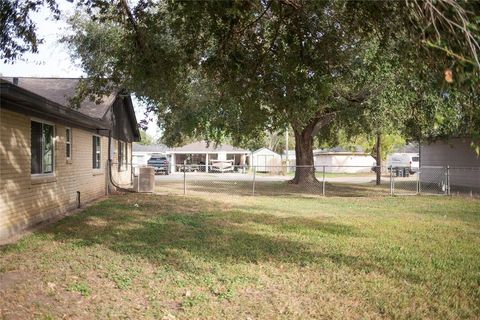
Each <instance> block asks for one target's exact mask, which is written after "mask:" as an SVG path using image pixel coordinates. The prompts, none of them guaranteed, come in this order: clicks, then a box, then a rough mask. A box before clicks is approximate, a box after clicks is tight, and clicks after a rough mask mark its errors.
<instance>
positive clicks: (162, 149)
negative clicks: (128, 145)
mask: <svg viewBox="0 0 480 320" xmlns="http://www.w3.org/2000/svg"><path fill="white" fill-rule="evenodd" d="M132 150H133V152H148V153H155V152H157V153H166V152H167V150H168V148H167V146H166V145H164V144H151V145H143V144H140V143H134V144H133V149H132Z"/></svg>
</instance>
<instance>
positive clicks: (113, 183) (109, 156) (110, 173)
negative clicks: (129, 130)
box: [108, 129, 135, 193]
mask: <svg viewBox="0 0 480 320" xmlns="http://www.w3.org/2000/svg"><path fill="white" fill-rule="evenodd" d="M111 150H112V130H111V129H108V177H109V180H110V183H111V184H112V185H113V186H114V187H115V188H117V190H120V191H123V192H131V193H135V191H134V190H130V189H125V188H122V187H120V186H119V185H117V184H116V183H115V182H114V181H113V178H112V157H111V155H112V153H111Z"/></svg>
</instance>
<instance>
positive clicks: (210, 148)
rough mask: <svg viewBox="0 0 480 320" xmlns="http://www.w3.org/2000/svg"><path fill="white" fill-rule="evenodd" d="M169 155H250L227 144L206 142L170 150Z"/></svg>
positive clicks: (246, 151)
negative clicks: (224, 153)
mask: <svg viewBox="0 0 480 320" xmlns="http://www.w3.org/2000/svg"><path fill="white" fill-rule="evenodd" d="M169 152H170V153H218V152H227V153H242V154H245V153H250V151H248V150H245V149H241V148H237V147H234V146H231V145H229V144H218V145H215V143H213V142H210V143H209V142H207V141H198V142H193V143H189V144H187V145H185V146H183V147H178V148H170V149H169Z"/></svg>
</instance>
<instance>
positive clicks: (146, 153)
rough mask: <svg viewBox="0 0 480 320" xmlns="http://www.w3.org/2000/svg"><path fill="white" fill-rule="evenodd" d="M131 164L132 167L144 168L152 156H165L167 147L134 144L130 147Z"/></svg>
mask: <svg viewBox="0 0 480 320" xmlns="http://www.w3.org/2000/svg"><path fill="white" fill-rule="evenodd" d="M132 148H133V149H132V150H133V151H132V164H133V166H134V167H141V166H146V165H147V162H148V160H150V158H151V157H152V155H153V154H163V155H166V154H167V150H168V148H167V146H166V145H164V144H151V145H143V144H139V143H134V144H133V146H132Z"/></svg>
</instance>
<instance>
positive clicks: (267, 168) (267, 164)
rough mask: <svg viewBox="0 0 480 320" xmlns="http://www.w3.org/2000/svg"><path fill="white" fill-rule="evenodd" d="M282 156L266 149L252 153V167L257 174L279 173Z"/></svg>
mask: <svg viewBox="0 0 480 320" xmlns="http://www.w3.org/2000/svg"><path fill="white" fill-rule="evenodd" d="M281 165H282V156H281V155H280V154H278V153H276V152H273V151H272V150H270V149H267V148H260V149H258V150H256V151H254V152H252V166H253V167H254V169H255V171H257V172H279V171H281Z"/></svg>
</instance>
